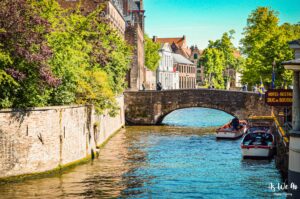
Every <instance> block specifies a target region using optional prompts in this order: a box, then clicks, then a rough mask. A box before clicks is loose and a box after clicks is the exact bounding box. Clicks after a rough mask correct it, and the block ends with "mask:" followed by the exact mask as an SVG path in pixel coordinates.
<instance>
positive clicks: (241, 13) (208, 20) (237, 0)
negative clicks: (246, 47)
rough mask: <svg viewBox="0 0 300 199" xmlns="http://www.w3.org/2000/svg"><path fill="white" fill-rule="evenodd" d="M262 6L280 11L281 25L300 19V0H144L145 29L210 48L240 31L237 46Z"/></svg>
mask: <svg viewBox="0 0 300 199" xmlns="http://www.w3.org/2000/svg"><path fill="white" fill-rule="evenodd" d="M258 6H266V7H269V8H271V9H273V10H275V11H278V12H279V15H278V16H279V19H280V22H279V24H282V23H285V22H288V23H292V24H296V23H298V22H300V0H144V9H145V11H146V12H145V16H146V19H145V20H146V21H145V31H146V33H147V34H148V35H149V36H150V37H152V36H154V35H155V36H158V37H182V36H183V35H185V36H186V38H187V43H188V45H189V46H190V45H197V46H198V48H200V49H204V48H206V47H207V44H208V41H209V40H216V39H219V38H221V36H222V34H223V33H224V32H228V31H229V30H231V29H234V30H235V31H236V33H235V35H234V37H235V39H234V40H233V43H234V45H235V46H236V47H238V45H239V40H240V39H241V38H242V32H243V28H244V27H245V26H246V25H247V18H248V16H249V15H250V13H251V12H252V11H253V10H255V9H256V8H257V7H258Z"/></svg>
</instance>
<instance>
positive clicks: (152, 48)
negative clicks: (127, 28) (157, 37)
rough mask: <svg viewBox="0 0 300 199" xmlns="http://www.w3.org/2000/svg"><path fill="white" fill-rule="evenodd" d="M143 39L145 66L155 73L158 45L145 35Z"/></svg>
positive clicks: (157, 61) (158, 58)
mask: <svg viewBox="0 0 300 199" xmlns="http://www.w3.org/2000/svg"><path fill="white" fill-rule="evenodd" d="M144 38H145V65H146V67H147V68H148V69H150V70H152V71H155V70H156V69H157V67H158V65H159V60H160V56H159V53H158V50H159V49H160V44H159V43H155V42H153V41H152V40H151V39H150V38H149V37H148V36H147V35H145V36H144Z"/></svg>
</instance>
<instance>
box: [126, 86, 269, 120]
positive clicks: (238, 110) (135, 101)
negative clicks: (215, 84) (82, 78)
mask: <svg viewBox="0 0 300 199" xmlns="http://www.w3.org/2000/svg"><path fill="white" fill-rule="evenodd" d="M124 96H125V117H126V121H127V122H128V123H129V124H135V125H155V124H159V123H161V122H162V120H163V118H164V117H165V116H166V115H167V114H169V113H171V112H172V111H174V110H177V109H182V108H191V107H203V108H212V109H218V110H221V111H224V112H226V113H228V114H231V115H234V116H237V117H238V118H240V119H246V118H247V117H248V116H250V115H257V116H264V115H271V109H270V107H268V106H266V105H265V102H264V100H260V99H259V95H258V94H256V93H252V92H242V91H227V90H209V89H187V90H164V91H139V92H138V91H127V92H125V93H124ZM199 119H201V118H199Z"/></svg>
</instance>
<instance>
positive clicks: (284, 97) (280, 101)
mask: <svg viewBox="0 0 300 199" xmlns="http://www.w3.org/2000/svg"><path fill="white" fill-rule="evenodd" d="M265 101H266V104H268V105H269V106H292V105H293V90H292V89H270V90H268V91H267V92H266V93H265Z"/></svg>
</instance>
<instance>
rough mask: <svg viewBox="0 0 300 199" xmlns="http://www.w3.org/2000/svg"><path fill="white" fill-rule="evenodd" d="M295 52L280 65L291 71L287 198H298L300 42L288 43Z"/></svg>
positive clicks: (299, 190) (299, 163)
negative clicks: (290, 127)
mask: <svg viewBox="0 0 300 199" xmlns="http://www.w3.org/2000/svg"><path fill="white" fill-rule="evenodd" d="M289 45H290V48H292V49H294V50H295V59H294V60H290V61H285V62H283V63H282V64H283V65H284V67H285V69H287V70H292V71H293V73H294V79H293V130H292V131H290V145H289V171H288V180H289V192H290V193H291V195H289V196H288V198H295V199H296V198H300V40H295V41H292V42H290V43H289Z"/></svg>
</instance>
